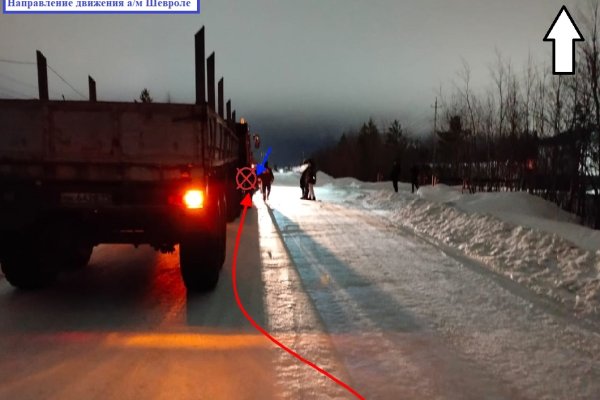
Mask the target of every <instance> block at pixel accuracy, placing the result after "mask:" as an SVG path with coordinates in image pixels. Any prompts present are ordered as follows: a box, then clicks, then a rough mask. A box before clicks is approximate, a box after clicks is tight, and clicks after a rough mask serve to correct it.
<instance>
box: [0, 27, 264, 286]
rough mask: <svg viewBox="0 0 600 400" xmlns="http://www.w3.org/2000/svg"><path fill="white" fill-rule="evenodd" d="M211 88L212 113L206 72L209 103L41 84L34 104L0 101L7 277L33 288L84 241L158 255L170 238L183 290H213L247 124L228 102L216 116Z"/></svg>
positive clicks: (245, 156) (1, 225)
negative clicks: (90, 96)
mask: <svg viewBox="0 0 600 400" xmlns="http://www.w3.org/2000/svg"><path fill="white" fill-rule="evenodd" d="M203 40H204V38H203V31H202V41H203ZM197 47H198V46H197ZM197 50H198V48H197ZM202 53H203V43H202ZM201 57H202V58H203V54H202V55H201ZM42 64H45V62H44V63H42ZM43 67H44V66H43V65H42V67H40V63H39V62H38V68H43ZM203 67H204V66H202V68H198V65H197V74H198V70H201V74H202V77H201V79H202V80H204V71H203V70H204V68H203ZM209 73H211V72H209ZM212 73H213V74H214V71H212ZM38 75H39V74H38ZM42 75H43V72H42ZM201 83H202V84H203V83H204V82H201ZM40 85H41V87H42V89H43V86H44V85H47V82H43V79H42V81H41V82H40ZM200 86H202V85H200ZM211 86H212V87H211ZM220 86H221V85H220ZM219 89H220V90H219V112H216V111H215V105H214V77H213V78H212V80H211V77H210V76H209V78H208V91H209V101H208V102H204V101H202V99H201V98H200V100H199V101H197V103H196V104H158V103H140V102H138V103H134V102H131V103H125V102H98V101H56V100H48V99H47V98H44V97H45V96H44V94H43V90H40V93H41V95H40V96H41V98H40V99H39V100H37V99H36V100H0V265H1V268H2V272H3V273H4V275H5V277H6V279H7V280H8V282H10V283H11V284H12V285H14V286H16V287H18V288H23V289H32V288H39V287H42V286H45V285H47V284H48V283H50V282H52V280H53V279H54V278H55V277H56V276H57V274H58V273H59V272H60V271H62V270H65V269H73V268H80V267H82V266H84V265H86V264H87V263H88V261H89V259H90V256H91V253H92V249H93V247H94V246H95V245H98V244H101V243H130V244H133V245H136V246H137V245H142V244H149V245H150V246H152V247H153V248H155V249H156V250H158V251H162V252H173V251H175V250H176V245H179V261H180V266H181V275H182V278H183V282H184V283H185V286H186V287H187V289H188V290H198V291H206V290H211V289H213V288H214V287H215V286H216V284H217V281H218V279H219V272H220V269H221V267H222V265H223V262H224V260H225V244H226V222H227V221H228V220H229V221H231V220H233V219H235V218H236V216H237V215H239V212H240V207H241V206H240V201H241V193H240V192H239V191H238V190H237V187H236V179H235V175H236V172H237V169H238V168H241V167H245V166H249V165H250V164H251V162H252V160H251V157H252V155H251V150H250V137H249V133H248V125H247V124H246V123H237V122H236V121H235V113H234V116H233V118H232V116H231V112H230V108H229V107H228V111H227V116H225V115H223V114H224V112H223V107H222V101H223V99H222V87H220V88H219ZM46 90H47V86H46ZM211 90H212V91H213V95H212V99H213V100H212V101H211V94H210V91H211ZM202 91H204V88H203V87H202ZM46 93H47V91H46ZM203 95H204V93H202V96H200V97H203ZM94 97H95V95H94ZM94 100H95V99H94ZM211 103H212V104H211ZM228 105H229V104H228Z"/></svg>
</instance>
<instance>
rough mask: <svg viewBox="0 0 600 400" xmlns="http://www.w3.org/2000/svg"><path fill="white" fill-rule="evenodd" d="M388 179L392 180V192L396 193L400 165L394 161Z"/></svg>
mask: <svg viewBox="0 0 600 400" xmlns="http://www.w3.org/2000/svg"><path fill="white" fill-rule="evenodd" d="M390 179H391V180H392V185H393V186H394V191H395V192H396V193H398V179H400V163H399V162H398V161H394V165H393V166H392V172H390Z"/></svg>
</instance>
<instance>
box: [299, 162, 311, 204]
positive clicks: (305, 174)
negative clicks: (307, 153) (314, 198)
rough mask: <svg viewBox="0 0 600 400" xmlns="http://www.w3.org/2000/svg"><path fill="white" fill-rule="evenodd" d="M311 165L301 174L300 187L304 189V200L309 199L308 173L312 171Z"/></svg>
mask: <svg viewBox="0 0 600 400" xmlns="http://www.w3.org/2000/svg"><path fill="white" fill-rule="evenodd" d="M308 169H309V167H306V168H305V169H304V171H302V175H300V189H301V190H302V197H301V199H302V200H306V199H308V174H309V173H310V171H309V170H308Z"/></svg>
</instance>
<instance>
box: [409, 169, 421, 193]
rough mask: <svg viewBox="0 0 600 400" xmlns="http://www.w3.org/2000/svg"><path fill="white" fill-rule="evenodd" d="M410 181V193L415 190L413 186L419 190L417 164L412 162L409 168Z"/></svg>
mask: <svg viewBox="0 0 600 400" xmlns="http://www.w3.org/2000/svg"><path fill="white" fill-rule="evenodd" d="M410 183H411V193H414V192H415V188H416V189H417V190H419V167H418V166H417V164H413V166H412V167H411V168H410Z"/></svg>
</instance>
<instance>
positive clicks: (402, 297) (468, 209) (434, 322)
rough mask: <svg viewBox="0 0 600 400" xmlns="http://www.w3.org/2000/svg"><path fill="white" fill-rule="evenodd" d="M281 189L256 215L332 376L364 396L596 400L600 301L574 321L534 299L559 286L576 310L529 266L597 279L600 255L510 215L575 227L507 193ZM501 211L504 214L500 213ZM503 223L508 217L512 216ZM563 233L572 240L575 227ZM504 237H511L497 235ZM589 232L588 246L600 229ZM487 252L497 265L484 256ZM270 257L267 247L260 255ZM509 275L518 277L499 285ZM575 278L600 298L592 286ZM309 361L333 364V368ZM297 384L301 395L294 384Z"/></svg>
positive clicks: (586, 303) (327, 182)
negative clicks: (267, 222)
mask: <svg viewBox="0 0 600 400" xmlns="http://www.w3.org/2000/svg"><path fill="white" fill-rule="evenodd" d="M275 179H276V182H275V186H274V187H273V193H272V195H271V198H270V200H269V201H268V202H267V203H268V205H269V207H268V208H265V207H263V206H261V203H262V201H261V200H260V198H259V196H255V202H256V203H257V207H258V209H259V216H260V215H261V214H262V215H264V213H267V212H268V213H269V215H270V216H271V218H272V220H273V221H274V222H275V224H276V226H277V230H278V232H279V235H280V236H281V238H282V239H283V243H284V245H285V248H286V252H287V254H288V255H289V258H290V259H291V262H292V265H293V267H294V269H295V270H296V271H297V274H298V276H299V278H300V281H301V285H302V286H303V288H304V290H305V291H306V293H307V294H308V296H309V298H310V302H311V303H312V305H313V306H314V309H315V310H316V312H317V314H318V317H319V320H320V321H321V322H320V323H322V324H323V326H324V327H325V329H326V331H327V332H328V333H329V335H330V340H331V343H332V346H333V350H332V351H330V352H329V354H336V355H337V357H338V358H339V359H340V361H341V363H342V364H343V368H342V367H340V366H338V365H337V364H336V363H334V364H333V365H332V367H333V368H334V370H340V371H347V375H348V378H349V381H348V383H350V384H351V385H352V386H353V387H354V388H355V389H356V390H358V391H359V392H360V393H361V394H362V395H364V396H365V397H366V398H368V399H398V398H401V399H483V398H485V399H567V398H568V399H596V398H599V396H598V395H599V394H600V335H599V333H598V325H596V324H595V323H594V321H597V318H596V317H597V314H594V312H593V310H594V309H593V305H594V304H595V302H596V301H597V299H594V298H593V296H592V297H589V298H587V299H583V300H580V303H578V305H577V308H575V311H577V312H579V313H580V314H581V313H584V312H585V313H586V315H585V318H584V319H578V318H574V317H573V315H574V313H573V312H572V310H571V309H570V308H567V307H565V306H564V304H562V305H561V304H560V303H557V302H555V301H549V300H547V298H546V297H544V296H538V295H537V294H535V293H533V292H532V291H531V290H530V289H529V288H534V289H535V288H545V289H546V288H548V289H552V290H553V291H554V292H553V293H558V294H559V295H560V296H553V295H551V296H550V297H551V298H557V299H559V300H560V301H561V303H567V304H568V297H561V296H563V293H562V291H560V290H558V289H556V288H557V287H559V286H557V285H556V284H555V283H553V282H552V281H551V280H550V279H549V278H547V277H545V276H544V275H543V274H541V276H539V275H540V274H539V271H538V274H537V275H536V274H535V272H536V271H535V270H534V266H535V265H529V263H531V264H533V261H529V258H528V257H533V254H534V253H535V252H543V251H546V253H543V254H544V255H543V257H547V258H550V257H555V260H556V261H555V263H556V264H555V268H554V269H552V271H550V272H549V273H552V274H555V275H556V276H565V275H567V274H568V272H570V271H571V270H572V271H576V270H578V269H579V268H581V267H586V266H587V267H588V268H589V269H588V273H590V272H589V271H590V270H592V271H596V272H595V273H596V275H597V273H598V272H597V269H596V268H597V267H598V264H597V257H598V254H596V253H595V252H592V251H589V250H586V249H584V248H580V247H577V246H576V245H575V244H574V243H571V242H569V241H568V240H566V239H565V238H563V237H561V236H559V235H558V234H556V233H550V232H548V231H545V230H542V229H541V227H536V228H535V229H533V228H530V227H525V226H523V224H521V225H516V224H515V222H518V221H519V219H518V217H516V216H512V215H513V214H518V212H523V213H527V215H529V216H532V215H533V216H534V217H535V218H540V219H542V220H544V221H545V220H549V221H555V222H560V223H564V224H568V221H569V218H570V216H568V215H566V214H564V213H561V212H560V211H559V210H556V209H554V208H552V206H551V205H548V204H546V203H539V204H537V205H536V202H537V201H538V199H528V198H527V197H526V196H523V195H520V194H516V195H513V198H512V199H511V195H510V194H499V195H498V197H497V198H494V195H476V196H470V198H467V195H465V196H462V195H461V194H460V192H458V193H457V192H456V191H455V190H454V189H453V188H445V187H442V186H440V187H438V188H435V189H424V190H422V191H421V192H420V193H419V194H416V195H412V194H411V193H410V190H409V188H408V187H407V185H402V191H401V193H399V194H396V193H392V190H391V185H390V184H389V183H387V184H385V183H383V184H365V183H361V182H358V181H355V180H353V179H338V180H334V179H331V178H329V177H327V176H325V175H324V174H322V173H320V174H319V176H318V180H319V185H318V187H317V189H316V196H317V199H318V200H320V201H317V202H311V201H302V200H299V197H300V189H299V187H298V179H299V175H298V174H297V173H287V174H277V175H276V177H275ZM518 196H521V203H519V202H518V201H517V200H518ZM502 197H505V198H502ZM530 200H531V201H530ZM494 202H498V205H497V206H494V205H493V203H494ZM450 203H452V204H450ZM507 203H508V204H507ZM502 204H504V205H505V207H504V208H502V207H500V205H502ZM509 204H512V205H514V207H509V206H508V205H509ZM526 206H528V207H532V210H531V211H526ZM540 206H543V207H540ZM519 210H520V211H519ZM495 211H497V212H498V213H499V214H498V215H497V216H494V215H492V214H491V212H495ZM549 212H550V214H548V213H549ZM500 213H506V215H508V217H504V219H502V218H503V217H502V214H500ZM510 216H512V218H515V219H513V222H511V221H509V220H508V218H510ZM533 221H534V222H535V220H533ZM530 223H531V222H530ZM436 225H438V227H437V228H436ZM488 225H490V226H491V227H490V226H488ZM552 226H553V225H552V224H550V225H545V227H546V228H545V229H550V228H551V227H552ZM567 226H569V227H571V228H572V229H573V232H577V230H578V229H579V228H578V227H575V226H574V225H567ZM504 230H506V231H507V232H508V233H509V236H508V237H507V238H504V237H502V236H501V235H503V234H506V233H505V232H504ZM527 232H529V233H527ZM588 233H589V234H588V235H587V237H588V239H589V240H590V241H589V242H588V244H587V246H591V245H593V240H592V239H593V238H591V236H592V233H593V232H591V231H589V232H588ZM482 235H489V236H482ZM261 237H262V233H261ZM546 237H551V238H552V240H551V241H549V242H548V241H547V239H545V238H546ZM486 238H487V239H486ZM511 238H512V239H511ZM485 240H487V241H490V242H494V241H496V240H500V241H504V242H506V243H505V244H504V246H505V247H504V253H500V252H498V253H493V252H494V249H496V248H498V247H499V244H495V243H490V244H488V243H486V242H485ZM481 241H483V242H481ZM536 241H541V244H540V245H536ZM479 242H481V243H483V244H482V245H481V247H482V248H483V249H484V250H485V249H487V251H489V252H490V253H491V254H490V255H488V256H487V257H482V256H481V255H480V254H481V253H475V250H476V249H477V246H476V244H477V243H479ZM520 242H523V243H520ZM486 246H487V247H486ZM536 246H537V247H536ZM561 246H569V249H571V250H570V251H566V252H565V253H563V255H564V258H565V259H567V260H570V259H571V258H569V257H574V254H580V253H581V254H589V255H588V256H587V257H589V258H590V259H592V260H593V262H594V263H592V261H590V260H589V259H588V260H587V261H586V260H577V259H575V261H572V263H571V264H569V263H568V262H566V261H564V260H563V259H562V258H560V257H559V256H558V255H557V253H558V252H559V251H560V249H562V247H561ZM272 248H274V247H273V245H270V244H269V241H263V240H262V239H261V249H262V251H263V252H270V251H271V249H272ZM481 251H482V252H483V250H481ZM519 254H521V255H522V256H523V258H525V260H527V261H526V266H527V268H525V266H522V265H519V264H516V265H512V264H510V263H512V262H516V263H518V262H519V260H520V258H519ZM465 255H467V256H470V257H467V256H465ZM501 257H504V258H503V259H502V258H501ZM473 258H477V259H478V260H479V261H476V260H473ZM499 260H503V263H506V266H504V265H503V264H501V263H500V261H499ZM520 262H521V263H525V261H523V260H521V261H520ZM505 270H506V271H505ZM266 271H268V270H266ZM279 271H285V276H284V277H283V278H285V279H286V280H287V279H288V278H287V277H286V276H287V274H289V273H290V271H289V270H281V269H280V270H279ZM498 272H500V273H501V274H498ZM511 272H512V273H513V280H510V279H507V278H505V277H502V276H500V275H506V276H510V273H511ZM517 273H518V274H517ZM573 273H575V272H573ZM283 278H280V279H283ZM526 278H527V279H526ZM576 278H577V279H576V281H577V282H582V283H585V284H584V285H582V287H587V288H588V289H589V288H591V290H592V291H593V290H594V288H593V280H592V279H586V277H584V276H581V275H578V276H577V277H576ZM596 278H597V276H596ZM264 279H265V281H266V282H273V281H274V280H273V277H271V278H268V277H266V278H264ZM586 285H588V286H586ZM268 286H269V285H268V284H267V289H268ZM596 290H597V288H596ZM596 293H597V292H596ZM543 294H544V295H548V294H549V293H547V292H544V293H543ZM282 295H285V293H280V295H279V297H277V298H274V299H272V300H273V301H274V302H273V303H272V304H279V309H280V310H281V306H283V305H285V304H287V303H286V301H285V296H284V297H282ZM267 297H268V293H267ZM267 303H270V302H269V301H267ZM288 306H290V307H291V308H290V309H291V310H292V309H295V307H294V305H293V304H288ZM307 306H308V305H307ZM571 306H572V305H569V307H571ZM292 315H295V313H294V314H290V316H292ZM294 319H295V318H290V322H289V323H288V325H289V324H290V323H291V322H292V321H294ZM281 323H282V320H281V315H270V316H269V318H268V325H269V327H270V328H273V327H274V326H275V327H277V326H278V325H281ZM310 324H312V323H310ZM310 324H308V325H310ZM275 331H276V330H275ZM302 337H303V335H302V334H300V335H299V338H302ZM296 340H298V339H296ZM309 342H310V341H307V340H305V341H304V343H305V345H306V344H308V343H309ZM310 348H311V346H308V349H309V350H310ZM313 348H314V345H313ZM313 351H314V349H313ZM312 361H315V362H316V363H317V364H322V363H325V365H327V364H328V363H330V362H331V361H330V359H329V358H327V357H325V358H318V357H317V358H315V359H313V360H312ZM289 384H290V386H291V387H293V385H299V386H302V385H303V384H302V382H301V381H297V378H294V377H291V380H290V381H289ZM322 397H323V398H328V397H329V396H326V395H325V396H322Z"/></svg>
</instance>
